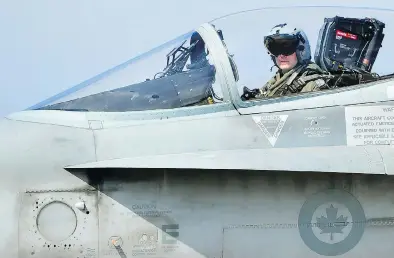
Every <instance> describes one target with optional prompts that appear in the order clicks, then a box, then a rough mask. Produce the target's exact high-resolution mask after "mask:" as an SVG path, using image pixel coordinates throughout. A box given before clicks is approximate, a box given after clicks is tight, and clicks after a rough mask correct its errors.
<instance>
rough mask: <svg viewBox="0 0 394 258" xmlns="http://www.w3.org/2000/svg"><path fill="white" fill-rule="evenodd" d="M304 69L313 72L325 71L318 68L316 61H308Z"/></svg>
mask: <svg viewBox="0 0 394 258" xmlns="http://www.w3.org/2000/svg"><path fill="white" fill-rule="evenodd" d="M305 70H307V71H310V72H313V73H321V74H323V73H325V72H324V70H323V69H321V68H320V66H318V65H317V64H316V63H314V62H309V63H308V65H307V66H306V67H305Z"/></svg>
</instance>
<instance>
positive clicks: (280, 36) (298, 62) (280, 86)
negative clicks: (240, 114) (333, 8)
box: [242, 23, 328, 100]
mask: <svg viewBox="0 0 394 258" xmlns="http://www.w3.org/2000/svg"><path fill="white" fill-rule="evenodd" d="M264 45H265V47H266V49H267V51H268V54H269V55H270V56H271V58H272V61H273V62H274V66H277V67H278V71H277V72H276V74H275V75H274V76H273V77H272V78H271V79H270V80H269V81H268V82H267V83H266V84H265V85H264V86H263V87H262V88H261V89H254V90H252V91H250V92H245V93H244V94H243V95H242V98H243V99H244V100H247V99H250V98H253V97H254V98H267V97H277V96H285V95H291V94H294V93H299V92H311V91H319V90H321V89H324V88H326V87H327V78H328V74H327V73H325V72H324V71H323V70H322V69H321V68H320V67H319V66H318V65H317V64H315V63H314V62H312V61H311V49H310V45H309V40H308V38H307V36H306V34H305V33H304V31H302V30H300V29H298V28H296V27H292V26H291V25H288V24H286V23H285V24H279V25H276V26H275V27H273V28H272V29H271V31H270V32H269V34H268V35H267V36H265V37H264Z"/></svg>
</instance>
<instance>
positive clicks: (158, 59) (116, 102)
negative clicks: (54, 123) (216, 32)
mask: <svg viewBox="0 0 394 258" xmlns="http://www.w3.org/2000/svg"><path fill="white" fill-rule="evenodd" d="M132 61H133V62H131V63H128V64H126V65H123V67H120V68H118V69H116V70H115V71H111V72H110V73H109V74H105V75H104V76H102V78H100V79H98V80H96V81H94V82H92V83H90V84H89V85H87V86H86V87H82V88H80V89H78V90H74V91H69V93H67V94H61V95H60V96H57V97H56V98H53V99H51V100H50V102H49V103H44V104H43V105H42V104H41V105H39V107H38V109H46V110H71V111H76V110H80V111H104V112H113V111H118V112H124V111H143V110H156V109H173V108H179V107H186V106H194V105H208V104H214V103H217V102H220V101H221V98H220V97H218V95H222V93H221V90H220V85H219V84H218V83H216V69H215V66H214V64H213V63H212V61H211V58H210V55H209V51H208V49H207V45H206V44H205V42H204V41H203V39H202V38H201V36H200V35H199V33H197V32H191V33H188V34H186V35H183V36H181V37H179V38H177V39H175V40H173V41H172V42H170V43H167V44H165V45H163V46H161V47H159V48H157V49H154V50H153V51H150V52H147V53H145V54H144V55H143V56H141V57H140V58H138V60H132Z"/></svg>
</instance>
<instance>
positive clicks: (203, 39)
mask: <svg viewBox="0 0 394 258" xmlns="http://www.w3.org/2000/svg"><path fill="white" fill-rule="evenodd" d="M335 17H342V18H346V19H347V20H346V22H347V21H348V20H349V19H354V20H355V21H354V22H350V23H346V22H343V23H341V24H340V26H339V25H338V26H339V27H338V28H340V29H338V28H335V29H336V30H335V33H336V34H335V35H334V36H331V38H329V37H328V36H327V37H323V36H324V35H323V34H324V33H327V35H328V34H329V33H328V32H330V31H329V30H330V26H334V25H332V24H333V23H330V22H329V21H330V19H335ZM348 18H349V19H348ZM365 18H367V19H371V18H372V19H376V20H377V21H378V22H380V25H379V26H380V27H379V26H378V27H379V28H380V29H381V30H384V33H380V34H379V35H380V36H379V35H378V36H376V37H375V38H373V35H372V34H373V33H372V34H371V33H370V32H368V26H369V25H365V24H364V25H357V22H358V21H361V20H363V19H365ZM284 23H288V24H292V25H293V26H295V27H296V28H299V29H301V30H302V31H303V32H304V33H305V34H306V36H307V40H308V42H309V46H310V51H311V61H314V62H316V63H317V64H318V65H319V66H321V67H322V68H324V69H326V70H327V69H328V68H330V69H331V68H332V69H334V68H333V67H334V66H336V65H338V66H337V67H336V68H338V67H341V65H342V66H346V65H347V64H346V62H345V64H341V63H340V61H341V60H348V62H353V63H357V62H359V63H360V62H368V63H369V64H370V66H369V67H370V71H369V70H368V69H366V70H368V71H367V72H369V73H371V74H372V73H373V74H376V76H377V77H376V78H377V79H376V80H380V79H384V78H386V77H387V76H389V75H392V74H393V72H394V71H393V67H392V65H391V63H390V62H391V60H392V59H393V57H394V51H393V50H392V49H391V48H392V46H394V33H391V32H392V28H393V27H394V11H392V10H377V9H370V8H352V7H288V8H286V7H277V8H262V9H258V10H252V11H243V12H239V13H234V14H230V15H226V16H223V17H220V18H218V19H215V20H213V21H211V22H210V23H208V24H205V25H204V26H202V27H200V28H198V29H196V30H194V31H191V32H189V33H186V34H184V35H182V36H180V37H178V38H176V39H174V40H172V41H170V42H168V43H166V44H163V45H161V46H160V47H158V48H155V49H153V50H151V51H148V52H147V53H145V54H143V55H142V56H140V57H138V58H135V59H132V60H130V61H128V62H126V63H124V64H122V65H119V66H118V67H115V68H113V69H111V70H109V71H107V72H105V73H103V74H101V75H99V76H97V77H95V78H92V79H90V80H88V81H87V82H85V83H82V84H80V85H77V86H76V87H74V88H72V89H70V90H67V91H66V92H63V93H60V94H58V95H56V96H54V97H52V98H50V99H48V100H46V101H44V102H41V103H39V104H37V105H35V106H34V107H32V108H31V109H46V110H48V109H50V110H73V111H77V110H80V111H100V112H125V111H146V110H162V109H176V108H184V107H189V106H199V105H215V104H218V103H223V102H229V101H234V99H236V98H238V99H239V98H240V97H241V95H242V94H243V93H244V92H243V90H244V87H245V86H246V87H248V88H249V89H256V88H261V87H262V86H263V85H264V84H265V82H267V81H268V80H269V79H270V78H272V76H273V75H274V72H275V71H276V70H277V67H275V64H274V62H273V57H272V56H271V55H269V54H268V51H267V49H266V48H265V46H264V42H263V41H264V37H265V36H266V35H267V34H268V33H269V32H270V31H271V30H272V28H273V27H274V26H275V25H278V24H284ZM338 24H339V23H338ZM341 26H342V27H341ZM357 26H358V27H357ZM363 26H364V27H363ZM209 27H210V28H209ZM360 28H361V29H360ZM333 31H334V30H333ZM370 31H373V30H372V29H371V30H370ZM368 33H369V34H371V35H372V36H371V35H370V38H367V35H369V34H368ZM355 37H356V38H355ZM362 37H363V39H365V40H364V41H362V40H359V42H355V40H358V39H361V38H362ZM368 37H369V36H368ZM322 39H324V40H322ZM218 42H219V43H220V44H219V43H218ZM373 44H375V45H374V47H373V48H370V49H371V50H368V51H369V52H368V51H367V49H368V47H369V46H370V45H373ZM327 46H333V47H332V49H331V48H329V49H328V47H327ZM323 47H324V48H323ZM322 51H323V52H324V53H325V55H322ZM363 51H364V52H363ZM366 52H368V55H367V53H366ZM357 53H358V54H357ZM355 54H356V56H355V57H354V55H355ZM357 55H358V56H357ZM341 56H342V57H341ZM361 56H362V57H363V59H362V60H361ZM371 56H372V57H373V56H375V58H376V59H375V58H371ZM358 57H360V58H359V59H360V60H356V59H357V58H358ZM317 58H318V60H316V59H317ZM368 58H369V59H368ZM331 59H332V60H331ZM349 60H350V61H349ZM363 60H364V61H363ZM365 60H367V61H365ZM329 65H332V67H331V66H330V67H328V66H329ZM327 67H328V68H327ZM346 67H350V66H349V65H348V66H346ZM360 67H361V66H360ZM353 68H354V69H353V70H354V71H352V72H355V73H358V72H360V69H358V67H353ZM356 68H357V69H358V70H357V69H356ZM330 71H331V72H332V70H330ZM338 71H339V72H343V69H342V70H338ZM385 76H386V77H385ZM374 78H375V77H374ZM232 88H234V89H235V90H233V91H232V92H231V89H232ZM234 92H237V95H236V96H232V95H231V94H233V95H234ZM229 96H230V97H229Z"/></svg>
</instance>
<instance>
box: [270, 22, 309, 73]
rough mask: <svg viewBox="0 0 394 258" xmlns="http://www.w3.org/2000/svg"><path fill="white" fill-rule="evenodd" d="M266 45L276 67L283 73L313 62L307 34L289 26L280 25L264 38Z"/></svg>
mask: <svg viewBox="0 0 394 258" xmlns="http://www.w3.org/2000/svg"><path fill="white" fill-rule="evenodd" d="M264 45H265V47H266V49H267V50H268V54H269V55H271V58H272V60H273V62H274V64H275V65H276V66H278V67H279V69H280V70H281V71H283V72H287V71H289V70H291V69H292V68H294V67H295V66H296V65H297V64H302V63H306V62H309V61H310V60H311V49H310V46H309V41H308V38H307V36H306V34H305V33H304V32H303V31H302V30H300V29H297V28H296V27H292V26H290V25H288V24H286V23H285V24H279V25H276V26H275V27H273V28H272V29H271V31H270V32H269V34H268V35H267V36H265V37H264Z"/></svg>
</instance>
